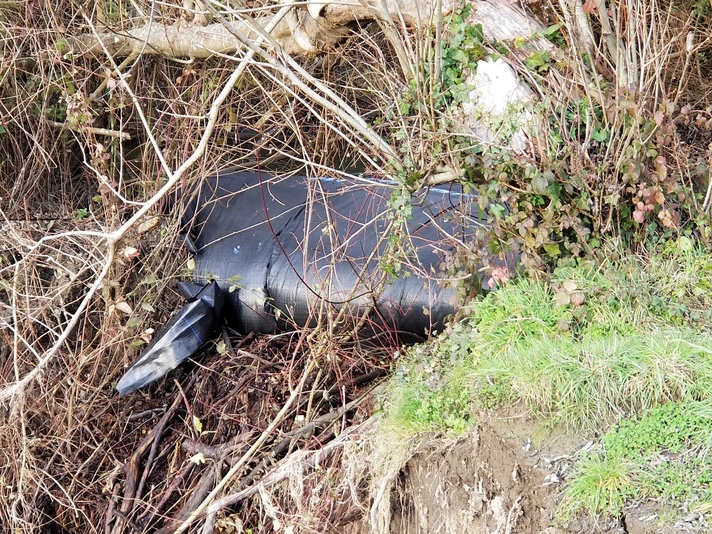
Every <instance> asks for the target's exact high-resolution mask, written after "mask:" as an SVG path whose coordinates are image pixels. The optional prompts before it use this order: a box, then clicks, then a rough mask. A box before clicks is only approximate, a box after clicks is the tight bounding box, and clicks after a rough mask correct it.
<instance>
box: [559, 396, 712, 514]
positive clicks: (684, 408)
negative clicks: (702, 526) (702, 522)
mask: <svg viewBox="0 0 712 534" xmlns="http://www.w3.org/2000/svg"><path fill="white" fill-rule="evenodd" d="M707 415H709V414H708V413H707V414H705V413H704V412H703V411H701V410H700V409H699V405H698V404H695V403H693V404H690V403H686V402H675V403H668V404H665V405H662V406H658V407H656V408H652V409H651V410H649V411H648V412H647V413H646V414H645V415H644V416H642V417H639V418H634V419H628V420H623V421H621V422H620V423H618V424H617V425H615V426H614V427H613V428H611V430H610V431H609V432H607V433H606V434H605V435H604V436H603V437H602V439H601V443H600V447H599V448H598V450H594V451H592V452H590V453H587V454H586V455H585V456H584V457H583V458H582V459H581V460H580V461H579V462H578V463H576V464H575V465H574V466H573V472H572V473H571V475H570V476H569V480H568V483H567V484H566V487H565V489H564V491H563V499H562V502H561V505H560V507H559V510H558V515H559V518H560V519H562V520H567V519H569V518H570V517H571V516H573V515H574V514H576V513H579V512H589V513H590V512H593V513H606V514H618V513H620V512H621V511H622V509H623V506H624V504H625V503H626V501H628V500H640V499H643V498H655V499H657V500H659V501H662V502H663V503H664V504H665V505H669V506H674V505H678V506H679V505H681V504H683V505H684V506H685V507H686V508H687V509H688V510H690V509H695V508H697V506H698V505H701V504H703V503H707V502H709V501H710V500H711V499H712V490H710V483H712V458H711V457H710V456H709V454H707V453H708V450H709V449H708V446H709V444H708V443H707V441H708V436H709V435H710V434H711V433H712V419H711V418H709V417H708V416H707Z"/></svg>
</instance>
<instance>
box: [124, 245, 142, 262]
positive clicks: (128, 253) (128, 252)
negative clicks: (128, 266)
mask: <svg viewBox="0 0 712 534" xmlns="http://www.w3.org/2000/svg"><path fill="white" fill-rule="evenodd" d="M139 254H140V253H139V251H138V249H137V248H136V247H124V248H123V250H122V251H121V255H122V256H123V257H124V258H126V259H127V260H132V259H134V258H138V256H139Z"/></svg>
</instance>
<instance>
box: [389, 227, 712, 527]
mask: <svg viewBox="0 0 712 534" xmlns="http://www.w3.org/2000/svg"><path fill="white" fill-rule="evenodd" d="M467 311H468V313H469V314H468V315H467V317H465V318H464V319H463V320H462V321H460V322H459V323H458V324H456V325H454V326H453V327H452V328H451V329H450V330H449V331H448V332H446V333H445V334H443V335H441V336H440V337H439V338H438V339H436V340H432V341H431V342H430V343H428V344H425V345H420V346H417V347H414V348H412V349H411V350H409V351H407V352H406V353H405V354H404V355H403V357H402V358H401V362H400V365H399V368H398V371H397V373H396V375H395V376H394V378H393V380H392V381H391V383H390V385H389V388H388V393H387V395H386V399H385V402H384V407H385V414H386V415H385V421H386V423H387V424H388V425H391V426H392V427H396V428H401V429H407V430H408V431H410V432H420V431H433V430H434V431H438V432H445V433H455V434H457V433H462V432H464V431H466V430H467V429H468V428H469V426H470V425H471V424H472V423H473V422H474V421H475V414H477V413H478V412H481V411H483V410H488V409H492V408H498V407H506V406H517V407H519V408H520V409H521V408H522V407H524V408H526V409H527V410H528V411H529V412H530V413H531V414H533V415H535V416H536V417H538V418H539V420H540V421H541V424H542V425H545V426H551V427H554V426H556V427H565V428H566V429H567V430H568V431H569V432H571V433H575V434H578V435H581V436H586V437H594V438H595V437H600V438H601V439H600V443H599V445H598V447H597V448H596V449H595V450H594V452H591V453H588V454H585V455H582V456H581V457H580V458H579V460H578V461H577V462H575V464H574V466H573V467H572V469H571V471H570V474H569V476H568V479H567V482H566V485H565V490H564V492H563V494H562V495H563V498H562V505H561V515H562V517H570V516H571V514H573V513H578V512H580V511H588V512H590V513H594V514H599V513H614V514H615V513H618V512H620V511H621V510H622V507H623V505H624V503H625V502H627V501H630V500H634V499H642V498H644V497H650V498H655V499H659V500H661V501H665V502H666V503H673V504H674V503H677V504H680V503H683V502H684V503H685V506H686V507H688V508H690V509H691V508H692V507H693V505H694V503H698V504H699V503H709V502H712V494H711V493H710V491H709V489H708V488H709V485H710V484H711V483H712V475H710V463H709V461H708V456H709V457H711V458H712V454H709V455H708V454H707V453H708V452H709V451H711V450H712V404H710V402H709V401H708V399H711V398H712V331H711V330H710V327H708V325H710V324H712V322H711V321H710V319H712V315H711V314H712V257H711V256H710V254H708V252H707V251H706V250H704V249H702V248H701V247H697V246H696V245H694V243H693V242H692V241H690V240H689V239H687V238H681V239H679V240H678V241H674V242H670V243H667V244H666V245H665V246H663V247H659V248H657V249H656V250H655V251H653V252H651V253H648V254H646V255H644V256H639V257H637V256H633V255H630V254H623V253H619V252H618V250H617V249H616V248H615V247H608V249H607V250H606V257H605V259H602V260H599V261H598V262H597V263H594V262H592V261H578V262H577V261H572V262H569V263H568V264H566V265H562V266H560V267H559V268H558V269H557V270H556V271H555V272H554V273H552V275H551V276H550V278H549V279H548V280H546V281H534V280H531V279H524V278H521V279H518V280H515V281H513V282H511V283H509V284H507V285H506V286H504V287H502V288H500V289H499V290H498V291H497V292H494V293H490V294H489V295H487V296H486V297H483V298H480V299H479V300H477V301H476V302H473V303H472V304H471V305H470V306H469V307H468V309H467Z"/></svg>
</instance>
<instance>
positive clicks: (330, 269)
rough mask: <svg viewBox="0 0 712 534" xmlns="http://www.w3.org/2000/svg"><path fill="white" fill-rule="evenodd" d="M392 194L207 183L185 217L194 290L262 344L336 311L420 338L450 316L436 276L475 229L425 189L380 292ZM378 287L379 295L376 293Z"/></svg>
mask: <svg viewBox="0 0 712 534" xmlns="http://www.w3.org/2000/svg"><path fill="white" fill-rule="evenodd" d="M394 191H395V189H394V187H393V186H392V185H390V184H383V183H380V184H379V183H377V182H371V183H370V184H369V183H365V182H362V181H358V180H356V179H354V180H348V181H347V180H333V179H315V180H308V179H306V178H300V177H292V178H289V179H286V180H282V181H279V182H277V181H274V180H273V179H272V177H270V176H268V175H257V174H251V173H230V174H224V175H220V176H217V177H212V178H209V179H208V180H207V181H206V182H205V183H204V184H203V186H202V188H201V189H200V191H199V192H198V195H197V198H194V199H193V201H192V202H191V204H190V206H189V210H188V213H187V214H186V218H185V221H184V222H185V224H186V227H187V228H189V231H190V235H191V236H192V240H193V244H194V246H195V249H196V250H197V254H196V255H195V257H194V260H195V268H194V277H195V281H196V282H197V283H205V282H207V281H209V280H213V279H216V280H217V281H218V283H219V285H220V287H221V288H222V289H223V290H224V291H225V293H226V312H227V313H228V318H229V320H230V322H231V324H233V325H235V326H236V327H237V328H238V330H240V331H241V332H243V333H246V332H260V333H272V332H277V331H282V330H284V329H287V328H290V327H294V326H297V327H299V326H306V325H309V324H312V323H313V322H314V320H315V316H316V313H317V312H318V311H319V310H321V311H325V310H326V311H330V312H332V313H334V312H335V311H336V310H339V309H340V308H341V307H343V306H348V307H349V315H350V316H351V317H357V316H359V315H360V314H362V313H363V312H364V311H365V310H367V309H368V308H369V307H370V306H372V305H373V304H375V309H374V310H373V312H372V313H371V316H372V319H373V320H374V321H376V322H377V323H380V324H382V325H383V326H385V327H388V328H389V329H393V330H396V331H402V332H409V333H413V334H416V335H419V336H425V335H427V334H428V333H430V332H431V331H432V330H433V329H439V328H441V327H442V325H443V321H444V319H445V317H446V316H448V315H450V314H452V313H453V312H454V311H455V309H456V295H455V288H454V287H452V284H451V285H450V287H447V284H443V282H444V281H446V279H447V274H446V273H445V272H444V271H443V270H442V268H443V263H444V261H445V259H446V257H447V256H448V255H451V254H452V253H454V251H455V250H456V248H457V247H458V244H459V245H460V246H461V244H462V243H463V242H465V243H466V242H468V241H469V240H470V239H471V237H472V235H473V234H474V229H475V227H476V226H477V225H478V224H483V223H484V222H485V219H484V217H483V216H482V214H481V213H480V212H479V210H478V209H477V205H476V202H473V200H474V197H472V196H471V195H462V194H460V193H459V192H452V191H448V190H440V189H430V190H429V191H423V192H422V194H421V196H420V197H418V196H416V198H415V199H414V201H415V205H414V206H413V212H412V217H411V218H410V220H409V221H408V222H407V224H406V226H407V228H404V229H403V232H402V233H401V235H400V236H399V237H398V239H399V240H400V241H401V242H400V243H399V244H400V245H401V246H402V247H403V248H404V249H405V250H407V251H409V252H410V257H411V260H410V262H408V263H403V264H402V265H401V269H402V274H401V276H399V277H398V278H396V279H395V280H390V281H386V280H384V278H386V275H385V272H384V269H383V266H382V264H381V260H382V258H383V255H384V253H385V252H386V249H387V247H388V243H387V240H388V238H389V236H388V232H387V230H388V225H389V222H390V211H389V209H388V203H389V200H390V199H391V195H392V194H393V192H394ZM384 282H385V283H384Z"/></svg>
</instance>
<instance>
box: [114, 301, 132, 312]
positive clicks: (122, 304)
mask: <svg viewBox="0 0 712 534" xmlns="http://www.w3.org/2000/svg"><path fill="white" fill-rule="evenodd" d="M114 308H116V309H117V310H119V311H120V312H122V313H124V314H126V315H131V314H132V313H133V309H132V308H131V306H130V305H129V303H128V302H126V301H125V300H120V301H118V302H116V303H114Z"/></svg>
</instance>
